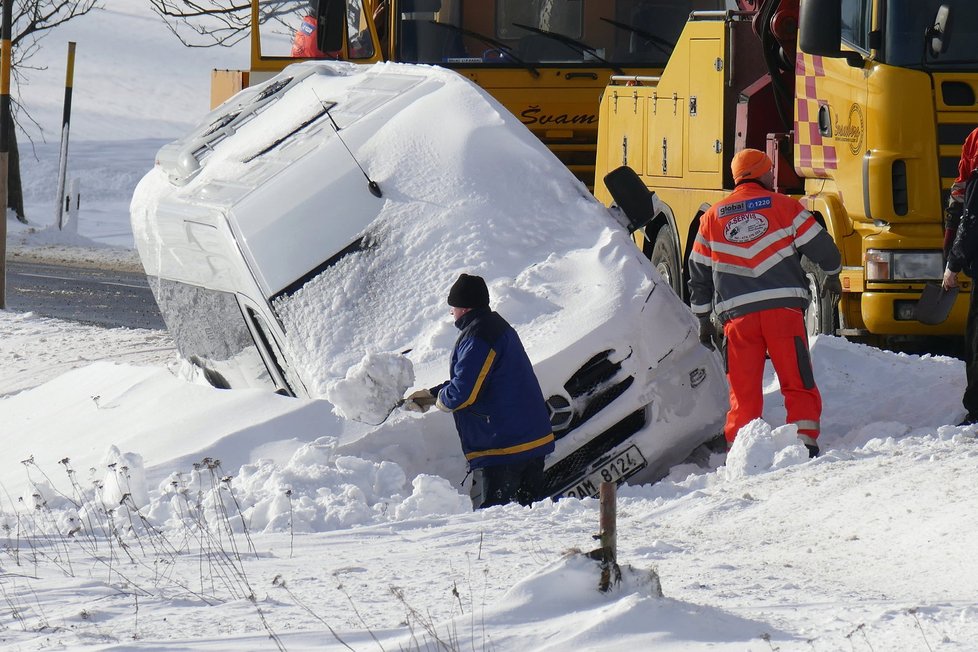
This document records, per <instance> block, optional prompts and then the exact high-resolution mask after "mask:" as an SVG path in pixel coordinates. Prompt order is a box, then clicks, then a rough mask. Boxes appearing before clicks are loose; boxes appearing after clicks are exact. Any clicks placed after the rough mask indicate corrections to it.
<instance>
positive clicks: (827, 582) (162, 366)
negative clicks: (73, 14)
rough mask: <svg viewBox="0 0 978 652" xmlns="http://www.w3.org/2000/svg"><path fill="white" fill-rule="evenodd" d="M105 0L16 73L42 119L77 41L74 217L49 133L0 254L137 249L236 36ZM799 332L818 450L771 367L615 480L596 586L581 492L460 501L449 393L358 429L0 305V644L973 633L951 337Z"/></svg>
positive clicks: (878, 637) (615, 643) (131, 341)
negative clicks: (695, 442)
mask: <svg viewBox="0 0 978 652" xmlns="http://www.w3.org/2000/svg"><path fill="white" fill-rule="evenodd" d="M107 4H108V5H109V10H108V11H106V12H102V13H100V14H98V15H94V16H91V17H87V18H85V19H82V20H81V21H79V23H78V25H74V24H72V25H69V26H68V27H66V28H65V29H64V30H63V31H62V32H56V33H55V34H54V35H52V37H50V38H49V39H48V41H46V47H47V50H45V51H43V53H45V55H46V56H49V57H50V59H49V65H50V66H51V68H50V69H49V70H48V71H46V72H47V73H50V74H51V75H52V76H53V79H55V80H56V81H55V82H52V83H51V84H49V85H47V86H46V85H45V84H43V83H40V82H38V83H36V84H32V88H31V92H32V93H34V97H36V98H37V99H36V100H34V101H36V102H37V103H38V105H39V106H40V105H44V106H47V104H46V103H50V106H51V107H53V108H50V110H47V113H48V114H50V115H49V117H50V118H51V120H53V126H49V127H46V128H47V129H48V131H49V134H56V133H57V128H58V127H57V124H58V121H59V120H60V108H59V106H60V105H59V102H60V97H61V89H60V87H59V84H60V83H61V81H63V66H62V67H61V68H57V69H56V61H58V60H60V58H61V57H62V56H63V51H64V47H63V42H64V41H66V40H68V39H69V38H73V39H75V40H77V41H78V42H79V45H78V48H79V50H78V52H79V55H78V56H79V64H78V65H79V69H78V72H77V76H76V85H75V116H76V119H75V125H76V126H77V131H73V135H72V148H71V151H72V156H73V158H72V164H71V174H75V175H78V176H80V177H81V178H82V179H83V180H82V191H83V193H84V197H83V204H82V211H81V216H80V221H79V224H78V230H79V232H80V234H81V237H68V236H66V235H64V234H60V233H56V232H54V231H52V230H51V229H50V228H48V225H49V224H50V222H51V220H52V219H53V199H51V197H50V195H51V194H53V191H52V192H51V193H48V192H47V190H46V189H48V188H52V187H53V185H52V184H53V181H54V178H55V177H54V171H55V170H56V169H57V161H56V152H57V145H56V144H54V145H52V146H51V147H48V146H45V145H42V146H39V147H38V160H37V161H27V160H26V159H28V158H29V157H28V156H26V155H25V157H24V158H25V183H26V184H27V185H28V188H30V189H31V190H29V192H28V196H29V200H28V211H29V212H28V218H29V219H31V221H32V225H31V226H30V227H29V228H28V227H24V226H23V225H20V224H19V223H17V222H16V221H15V220H8V228H9V229H10V231H11V233H10V238H9V242H8V246H9V247H11V251H12V252H13V254H14V255H24V256H27V255H33V256H41V257H71V258H72V259H77V258H88V259H90V260H93V261H108V260H111V261H115V262H120V261H121V262H120V264H121V263H124V262H126V261H128V262H129V264H138V262H137V261H136V259H135V257H134V254H133V253H132V250H131V246H132V245H131V242H132V239H131V238H132V236H131V231H130V230H129V225H128V197H129V195H130V194H131V192H132V188H133V187H134V186H135V183H136V181H137V180H138V179H139V178H140V177H141V176H142V175H143V174H144V173H145V171H146V170H147V169H148V168H149V166H151V165H152V160H153V156H154V154H155V151H156V149H157V148H158V147H159V145H160V144H162V143H163V142H165V141H166V140H167V139H169V138H173V137H176V136H178V135H180V134H181V133H183V132H184V131H185V130H187V129H189V127H190V124H191V123H192V122H193V121H194V119H195V118H197V117H199V115H200V114H202V113H203V112H205V111H206V109H207V106H206V89H207V70H209V68H211V67H224V66H233V65H237V64H243V62H244V60H245V56H246V52H245V50H244V49H239V50H238V51H237V53H236V56H231V53H226V52H225V53H221V57H217V56H215V53H210V52H206V51H204V52H201V51H194V52H192V53H187V52H185V51H183V50H181V49H180V47H179V45H178V44H176V42H175V41H172V40H171V39H172V37H170V36H169V35H168V34H167V33H166V32H165V29H164V28H162V26H160V25H158V24H156V23H154V22H153V20H154V19H153V18H152V16H150V15H149V14H148V10H146V9H143V8H139V7H136V6H129V5H130V4H131V3H127V2H124V1H123V0H109V2H108V3H107ZM86 21H87V23H86ZM86 24H87V25H88V26H87V27H86ZM134 26H139V29H138V34H137V35H135V36H134V35H133V30H134V29H135V27H134ZM70 29H75V30H76V31H74V32H71V31H69V30H70ZM86 29H88V30H90V31H89V32H85V30H86ZM62 39H63V40H62ZM116 39H130V41H131V43H130V45H128V46H127V45H125V44H124V43H121V42H118V41H116ZM136 44H138V46H139V47H136ZM113 48H119V51H118V52H116V51H115V50H114V49H113ZM99 50H102V51H104V53H105V54H104V55H103V56H104V61H105V62H104V63H103V64H100V65H101V66H102V76H103V77H105V78H106V79H108V78H109V77H110V75H108V74H105V71H106V70H112V75H111V78H113V79H115V83H111V84H105V85H104V86H101V85H100V83H96V81H92V83H91V88H92V89H93V90H94V89H98V88H100V87H101V88H104V90H100V91H99V93H101V94H102V95H100V98H91V97H88V96H86V90H85V89H86V88H87V87H89V86H88V85H87V84H86V83H84V82H83V81H82V79H83V77H82V71H83V70H85V68H84V67H83V64H82V57H83V56H84V53H86V52H93V53H94V52H97V51H99ZM113 52H116V54H115V55H113V54H112V53H113ZM160 62H165V63H166V64H167V65H161V63H160ZM171 62H172V65H171ZM123 66H125V67H126V69H125V70H122V69H121V68H122V67H123ZM116 70H119V73H118V74H116ZM198 73H199V75H198ZM98 76H99V75H98V74H95V77H98ZM194 79H196V80H198V81H199V83H197V82H194V81H193V80H194ZM155 88H168V89H169V91H168V92H167V93H162V94H154V92H153V89H155ZM45 89H47V90H45ZM28 98H29V96H28ZM106 98H109V99H106ZM27 101H31V100H30V99H28V100H27ZM194 113H196V115H191V114H194ZM37 114H38V115H41V114H44V112H43V111H40V109H39V110H38V111H37ZM86 125H88V126H87V127H86ZM106 125H109V126H106ZM52 157H53V158H52ZM86 189H88V191H87V192H86ZM49 216H51V217H49ZM107 245H114V247H108V246H107ZM445 318H446V320H447V319H448V316H447V314H446V316H445ZM812 350H813V357H814V360H815V373H816V377H817V379H818V381H819V384H820V387H821V389H822V393H823V398H824V403H825V413H824V415H823V436H822V448H823V451H824V454H823V456H822V457H820V458H818V459H816V460H811V461H810V460H808V459H807V457H805V456H804V455H802V454H801V451H800V450H799V448H798V447H797V446H795V445H793V444H794V436H793V434H794V433H793V432H792V429H791V428H789V427H783V426H782V427H778V426H780V424H781V423H782V422H783V418H784V407H783V403H782V401H781V400H780V395H779V394H778V391H777V381H776V379H775V378H774V377H773V375H772V374H771V373H770V370H769V372H768V374H767V375H766V377H765V393H766V396H767V409H766V412H765V422H755V423H754V424H751V425H750V426H749V427H748V429H747V430H745V431H744V432H742V433H741V436H740V438H739V439H738V442H737V444H736V445H735V447H734V450H733V451H731V453H730V454H729V455H728V456H726V459H724V458H723V456H718V455H714V456H712V457H710V458H709V459H706V458H705V457H704V460H703V461H704V466H695V465H692V464H690V465H687V466H684V467H680V468H675V469H673V472H672V474H671V475H670V476H669V477H668V478H667V479H665V480H663V481H661V482H659V483H657V484H656V485H653V486H637V487H623V488H622V489H621V490H620V491H619V502H618V545H619V552H618V558H619V562H620V563H621V564H622V570H623V576H622V582H621V583H620V584H619V585H618V586H617V587H616V588H614V590H612V591H611V592H609V593H607V594H602V593H600V592H598V591H597V588H596V587H597V584H598V581H599V570H598V568H597V566H596V565H595V563H594V562H591V561H589V560H587V559H586V558H585V557H583V556H582V555H581V554H578V551H585V552H586V551H589V550H591V549H593V548H594V547H596V542H595V541H594V540H593V538H592V535H593V534H595V533H597V531H598V505H597V502H596V501H594V500H584V501H578V500H574V499H566V500H561V501H559V502H557V503H551V502H543V503H539V504H537V505H535V506H534V507H533V508H522V507H518V506H506V507H499V508H492V509H489V510H485V511H482V512H478V513H472V512H470V511H469V501H468V498H467V497H465V496H463V495H462V494H461V493H460V491H459V490H458V488H457V487H455V486H452V485H451V484H450V483H449V481H447V480H445V479H443V478H442V477H439V476H437V475H434V474H432V473H430V472H426V468H425V462H424V460H423V459H417V458H416V455H415V453H416V451H415V449H414V448H413V447H412V440H416V438H417V437H418V436H420V434H421V433H422V432H423V430H424V429H425V428H426V427H427V428H432V427H441V428H444V424H436V423H435V420H438V419H448V417H447V416H446V415H441V414H429V415H426V416H425V417H423V418H417V417H413V416H411V415H406V414H395V416H394V417H392V419H391V420H390V421H389V422H388V423H387V424H385V425H384V427H382V428H379V429H376V430H365V429H364V427H363V426H361V425H356V424H351V423H349V422H345V421H343V420H342V419H340V418H339V417H337V416H335V415H333V414H332V411H331V406H330V405H329V404H328V403H326V402H325V401H307V400H299V399H287V398H283V397H280V396H277V395H274V394H270V393H262V392H257V391H220V390H216V389H212V388H210V387H208V386H205V385H201V384H195V383H190V382H186V381H185V380H182V377H183V376H182V374H181V373H179V372H180V371H181V369H180V366H181V365H180V363H179V361H178V360H177V359H176V357H175V353H174V351H173V349H172V343H171V341H170V339H169V337H168V336H167V335H166V334H165V333H161V332H154V331H139V330H127V329H101V328H94V327H91V326H82V325H78V324H72V323H67V322H61V321H57V320H51V319H45V318H41V317H38V316H36V315H31V314H16V313H12V312H9V311H0V356H2V358H0V359H2V361H3V365H2V368H0V395H2V397H3V398H2V399H0V442H2V450H3V451H4V455H3V456H2V457H0V478H2V480H0V485H2V487H0V488H2V491H0V525H2V527H3V532H0V544H2V548H0V565H2V571H3V573H2V575H0V595H2V596H3V602H2V604H3V608H2V609H0V643H2V645H4V646H5V647H9V648H10V649H24V650H28V649H79V648H91V649H117V650H121V649H147V650H177V649H201V650H275V649H289V650H325V649H329V650H341V649H354V650H375V649H377V650H379V649H383V650H395V649H423V650H429V649H458V650H469V649H471V650H489V649H492V650H520V651H522V650H555V651H558V650H559V651H563V650H603V651H604V650H645V649H656V650H665V651H678V650H706V649H710V650H730V651H735V650H736V651H742V650H759V651H766V650H825V651H831V650H875V651H881V650H973V649H975V645H976V644H975V641H978V602H976V599H975V589H974V587H975V586H976V583H978V561H976V555H975V554H974V552H973V547H974V543H973V542H974V541H975V540H976V538H978V523H976V520H975V513H976V508H978V499H976V498H975V495H974V489H973V484H974V478H975V477H976V472H978V441H976V428H975V427H972V426H969V427H956V426H953V425H948V424H953V423H956V422H957V421H958V420H959V419H960V417H961V416H962V415H963V410H962V409H961V406H960V392H961V389H962V387H963V384H964V369H963V364H962V363H961V362H960V361H958V360H955V359H952V358H944V357H935V356H912V355H905V354H894V353H889V352H883V351H879V350H876V349H872V348H868V347H865V346H861V345H856V344H852V343H849V342H846V341H844V340H841V339H838V338H833V337H819V338H817V339H815V340H814V341H813V342H812ZM426 424H432V425H427V426H426ZM768 424H770V425H768ZM452 445H457V444H456V443H455V442H450V441H446V446H452ZM459 460H461V457H459ZM460 463H461V462H460ZM660 588H661V596H660V595H659V593H660Z"/></svg>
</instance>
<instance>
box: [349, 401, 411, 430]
mask: <svg viewBox="0 0 978 652" xmlns="http://www.w3.org/2000/svg"><path fill="white" fill-rule="evenodd" d="M404 401H405V399H403V398H402V399H400V400H398V401H397V403H395V404H394V405H392V406H391V409H389V410H388V411H387V414H386V415H385V416H384V418H383V419H381V420H380V421H378V422H377V423H371V422H369V421H363V420H362V419H354V420H355V421H359V422H360V423H365V424H367V425H368V426H379V425H380V424H382V423H384V422H385V421H387V420H388V419H389V418H390V416H391V415H392V414H394V410H396V409H397V408H399V407H401V406H402V405H404Z"/></svg>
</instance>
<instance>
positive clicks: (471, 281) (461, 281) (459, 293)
mask: <svg viewBox="0 0 978 652" xmlns="http://www.w3.org/2000/svg"><path fill="white" fill-rule="evenodd" d="M448 305H450V306H451V307H453V308H482V307H483V306H488V305H489V288H487V287H486V282H485V281H484V280H483V278H482V277H481V276H469V275H468V274H462V275H461V276H459V277H458V280H457V281H455V284H454V285H452V289H451V290H449V291H448Z"/></svg>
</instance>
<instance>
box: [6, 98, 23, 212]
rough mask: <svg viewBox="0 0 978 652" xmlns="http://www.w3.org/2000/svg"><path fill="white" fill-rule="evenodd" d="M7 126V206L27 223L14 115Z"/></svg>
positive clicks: (8, 120)
mask: <svg viewBox="0 0 978 652" xmlns="http://www.w3.org/2000/svg"><path fill="white" fill-rule="evenodd" d="M5 127H6V129H7V144H8V146H9V148H10V150H9V152H10V153H9V158H8V159H7V161H8V163H7V165H8V167H7V208H8V209H10V208H12V209H14V212H15V213H16V214H17V219H18V220H20V221H21V222H23V223H24V224H27V216H26V215H24V187H23V185H21V181H20V151H19V150H18V149H17V129H16V128H15V127H14V119H13V117H12V116H8V118H7V124H6V125H5Z"/></svg>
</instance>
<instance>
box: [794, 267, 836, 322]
mask: <svg viewBox="0 0 978 652" xmlns="http://www.w3.org/2000/svg"><path fill="white" fill-rule="evenodd" d="M801 268H802V269H803V270H805V278H806V279H807V280H808V293H809V294H810V295H811V297H810V299H809V302H808V307H807V308H806V309H805V330H807V331H808V334H809V335H822V334H827V335H835V330H836V320H837V317H838V311H839V306H838V304H837V303H836V301H837V300H838V297H828V296H823V293H822V288H823V287H824V286H825V272H824V271H822V268H821V267H819V266H818V265H816V264H815V263H813V262H812V261H810V260H809V259H808V258H805V257H802V259H801Z"/></svg>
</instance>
